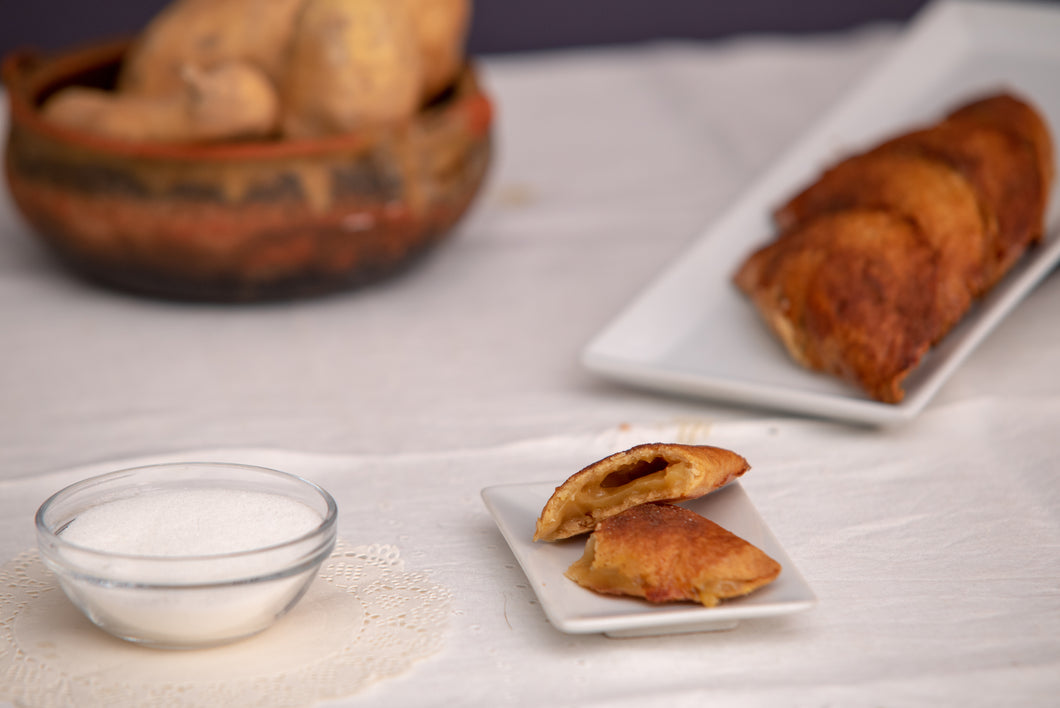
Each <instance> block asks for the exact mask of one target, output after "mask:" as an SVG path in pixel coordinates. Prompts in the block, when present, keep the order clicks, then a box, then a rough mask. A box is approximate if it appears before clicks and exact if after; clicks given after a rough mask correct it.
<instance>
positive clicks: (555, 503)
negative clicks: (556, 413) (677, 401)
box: [534, 443, 751, 541]
mask: <svg viewBox="0 0 1060 708" xmlns="http://www.w3.org/2000/svg"><path fill="white" fill-rule="evenodd" d="M750 467H751V466H750V465H749V464H747V460H745V459H744V458H743V457H741V456H740V455H737V454H736V453H735V452H730V451H729V450H724V449H722V448H719V447H711V446H709V445H677V444H667V443H649V444H645V445H637V446H636V447H633V448H630V449H629V450H626V451H624V452H618V453H615V454H614V455H610V456H608V457H605V458H604V459H602V460H599V461H598V462H594V463H593V464H591V465H589V466H588V467H586V468H584V469H582V470H580V471H578V472H576V473H574V474H573V475H571V477H570V478H569V479H568V480H567V481H566V482H564V483H563V484H562V485H560V486H559V487H556V491H555V492H554V493H553V494H552V497H551V498H550V499H549V500H548V502H547V503H546V504H545V506H544V508H543V509H542V511H541V516H540V517H539V518H538V520H537V528H536V529H535V530H534V540H535V541H556V540H559V539H561V538H569V537H571V536H575V535H577V534H580V533H587V532H589V531H592V530H593V528H594V527H595V526H596V524H597V523H599V522H600V521H601V520H602V519H606V518H607V517H609V516H614V515H615V514H617V513H619V512H622V511H625V510H626V509H629V508H631V507H634V506H636V505H638V504H645V503H647V502H654V501H681V500H684V499H695V498H697V497H701V496H703V495H704V494H706V493H708V492H711V491H713V490H715V489H718V488H719V487H722V486H724V485H725V484H728V483H729V482H731V481H732V480H734V479H736V478H737V477H740V476H741V475H742V474H743V473H744V472H746V471H747V470H749V469H750Z"/></svg>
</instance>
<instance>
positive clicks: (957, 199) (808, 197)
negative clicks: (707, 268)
mask: <svg viewBox="0 0 1060 708" xmlns="http://www.w3.org/2000/svg"><path fill="white" fill-rule="evenodd" d="M1052 150H1053V148H1052V141H1051V138H1050V135H1049V130H1048V128H1047V126H1046V124H1045V122H1044V121H1043V120H1042V118H1041V117H1040V116H1039V115H1038V114H1037V113H1036V111H1035V110H1034V109H1033V108H1032V107H1031V106H1030V105H1029V104H1027V103H1025V102H1023V101H1021V100H1019V99H1017V98H1015V97H1013V96H1011V95H1008V94H999V95H995V96H990V97H987V98H983V99H980V100H977V101H973V102H971V103H969V104H967V105H965V106H962V107H960V108H958V109H957V110H954V111H952V112H951V113H950V114H949V115H947V116H946V117H945V118H944V119H943V120H941V121H940V122H939V123H937V124H935V125H932V126H927V127H923V128H919V129H916V130H913V131H910V132H907V133H904V134H901V135H897V136H894V137H891V138H890V139H888V140H885V141H883V142H882V143H880V144H879V145H876V146H874V147H873V148H872V149H870V150H867V151H865V152H862V153H860V154H856V155H852V156H850V157H848V158H846V159H843V160H841V161H840V162H838V163H837V164H835V165H833V166H832V167H830V168H829V169H827V170H825V171H824V172H823V173H822V174H821V175H820V177H819V178H818V179H817V180H816V181H815V182H814V183H812V184H810V185H808V186H807V187H805V188H804V189H802V190H801V191H800V192H798V193H797V194H796V195H794V196H793V197H792V198H791V199H789V200H788V201H787V202H786V203H785V204H783V205H781V206H780V207H779V208H778V209H777V210H776V211H775V212H774V221H775V223H776V226H777V229H778V232H779V233H778V236H777V237H776V239H775V240H774V241H773V242H772V243H770V244H767V245H765V246H763V247H761V248H759V249H758V250H756V251H755V252H753V253H752V254H750V255H749V256H748V257H747V258H746V260H745V261H744V262H743V263H742V264H741V266H740V268H739V269H738V270H737V272H736V273H735V275H734V282H735V284H736V285H737V287H739V288H740V289H741V290H742V291H743V292H744V293H745V294H746V295H747V296H748V297H749V298H750V299H751V301H752V302H753V303H754V305H755V306H756V308H757V310H758V312H759V314H760V315H761V317H762V319H763V320H764V321H765V322H766V324H767V325H768V326H769V328H770V329H771V330H772V331H773V332H774V333H775V334H776V335H777V337H778V339H780V341H781V342H782V343H783V345H784V347H785V348H786V349H787V351H788V353H789V354H790V355H791V357H792V358H793V359H795V361H797V362H799V363H800V364H802V365H803V366H806V367H808V368H811V369H816V370H820V371H824V372H828V373H831V374H834V375H837V376H839V377H841V378H843V379H845V380H847V381H850V382H852V383H854V384H856V385H858V386H860V387H861V388H862V389H863V390H865V391H866V392H867V393H868V394H869V395H870V396H871V397H872V398H874V399H876V400H878V401H882V402H886V403H899V402H901V400H902V399H903V398H904V395H905V391H904V388H903V383H904V381H905V379H906V378H907V377H908V375H909V374H910V372H911V371H912V370H913V369H914V368H915V367H916V366H917V364H918V363H919V362H920V361H921V359H922V358H923V357H924V355H925V354H927V352H928V351H929V350H930V349H931V347H932V346H934V345H935V344H937V343H938V342H939V341H940V340H941V339H942V338H943V337H945V336H946V334H947V333H948V332H949V331H950V330H951V329H952V328H953V327H954V326H955V325H956V324H957V323H958V322H959V321H960V320H961V318H963V317H964V315H965V314H966V313H967V311H968V309H969V308H970V307H971V305H972V304H973V303H974V302H975V300H976V299H977V298H979V297H981V296H982V295H983V294H985V293H986V292H987V291H988V290H989V289H990V288H991V287H992V286H993V285H994V284H996V283H997V282H998V280H1000V278H1001V277H1002V276H1003V275H1004V274H1005V273H1006V272H1008V270H1009V269H1011V268H1012V266H1013V265H1014V264H1015V263H1016V262H1017V261H1018V260H1019V258H1020V257H1021V256H1022V255H1023V253H1024V252H1025V251H1026V250H1027V249H1028V248H1029V247H1031V246H1033V245H1034V244H1035V243H1037V242H1038V241H1040V240H1041V238H1042V233H1043V225H1044V223H1043V222H1044V216H1045V210H1046V206H1047V200H1048V195H1049V190H1050V188H1051V185H1052V180H1053V171H1054V167H1053V157H1052Z"/></svg>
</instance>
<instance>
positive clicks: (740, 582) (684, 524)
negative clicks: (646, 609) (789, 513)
mask: <svg viewBox="0 0 1060 708" xmlns="http://www.w3.org/2000/svg"><path fill="white" fill-rule="evenodd" d="M780 570H781V568H780V564H779V563H777V562H776V561H775V560H773V559H772V558H770V557H769V556H768V555H766V554H765V553H764V552H763V551H761V550H760V549H758V548H757V547H755V546H754V545H752V544H750V543H748V542H747V541H745V540H743V539H742V538H740V537H739V536H737V535H735V534H733V533H730V532H729V531H727V530H725V529H724V528H722V527H721V526H718V525H717V524H715V523H714V522H713V521H710V520H708V519H705V518H703V517H702V516H700V515H699V514H696V513H695V512H693V511H690V510H688V509H685V508H682V507H679V506H674V505H672V504H663V503H659V504H642V505H640V506H636V507H633V508H632V509H628V510H626V511H624V512H622V513H621V514H618V515H616V516H612V517H611V518H609V519H606V520H604V521H601V522H600V523H599V524H598V525H597V526H596V530H595V531H593V533H592V535H591V536H590V537H589V540H588V542H586V544H585V554H584V555H583V556H582V557H581V558H580V559H579V560H577V561H575V562H574V563H573V564H572V565H571V566H570V568H568V569H567V572H566V575H567V577H568V578H570V579H571V580H573V581H574V582H576V583H578V584H579V585H582V586H583V587H586V588H589V589H590V590H594V591H596V592H599V593H605V594H609V595H632V596H634V597H643V598H645V599H646V600H648V601H649V602H675V601H681V600H691V601H693V602H698V603H700V604H702V605H705V606H707V607H712V606H714V605H716V604H718V601H719V600H722V599H725V598H731V597H739V596H741V595H746V594H747V593H749V592H751V591H753V590H755V589H757V588H760V587H762V586H763V585H766V584H767V583H770V582H772V581H773V580H775V579H776V577H777V576H778V575H779V574H780Z"/></svg>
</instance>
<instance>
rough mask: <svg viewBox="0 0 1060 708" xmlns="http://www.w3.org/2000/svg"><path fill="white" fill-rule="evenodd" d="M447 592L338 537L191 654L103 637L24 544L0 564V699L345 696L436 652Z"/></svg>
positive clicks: (201, 701)
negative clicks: (310, 567)
mask: <svg viewBox="0 0 1060 708" xmlns="http://www.w3.org/2000/svg"><path fill="white" fill-rule="evenodd" d="M450 605H451V595H450V593H449V591H448V590H446V589H445V588H443V587H441V586H439V585H436V584H434V583H432V582H430V581H429V580H428V579H427V577H426V576H425V575H423V574H421V573H414V572H408V571H405V570H404V566H403V562H402V560H401V558H400V553H399V551H398V549H397V548H394V547H393V546H376V545H373V546H356V547H353V546H350V545H349V544H347V543H344V542H342V541H340V542H339V543H338V545H337V546H336V548H335V552H334V553H333V554H332V556H331V557H330V558H329V559H328V561H327V562H326V563H325V564H324V565H323V566H322V567H321V571H320V577H319V578H318V580H317V581H316V582H314V583H313V584H312V585H311V586H310V588H309V591H308V592H307V593H306V595H305V597H303V598H302V600H301V602H299V603H298V604H297V605H296V606H295V607H294V609H292V610H291V612H290V613H289V614H288V615H287V616H285V617H283V618H281V619H280V620H279V621H278V622H277V623H276V624H275V625H273V626H272V627H270V628H269V629H267V630H266V631H264V632H262V633H261V634H258V635H257V636H254V637H251V638H249V639H245V640H243V641H240V642H237V643H234V644H229V645H226V646H221V647H216V648H211V649H201V650H195V651H166V650H158V649H147V648H143V647H139V646H136V645H134V644H131V643H129V642H124V641H121V640H119V639H115V638H113V637H111V636H110V635H109V634H106V633H105V632H103V631H102V630H100V629H98V628H96V627H95V626H94V625H92V624H91V623H90V622H89V621H88V620H87V619H86V618H85V617H84V616H83V615H81V613H80V612H78V610H77V609H76V608H75V607H74V606H73V605H72V604H71V603H70V601H69V600H67V598H66V596H65V595H63V592H62V590H61V589H60V588H59V586H58V584H57V583H56V581H55V578H54V576H53V575H52V574H51V572H50V571H49V570H48V569H47V568H45V566H44V564H43V562H42V561H41V560H40V558H39V556H38V555H37V552H36V550H27V551H25V552H23V553H21V554H19V555H18V556H17V557H16V558H14V559H12V560H11V561H9V562H7V563H6V564H4V565H3V566H2V567H0V700H8V701H12V702H14V703H15V704H16V705H19V706H27V707H29V708H51V707H52V706H79V707H90V706H109V707H112V708H121V707H124V706H143V705H152V706H174V707H178V706H201V705H206V704H209V705H215V704H219V705H220V704H223V705H225V706H226V707H228V708H235V707H236V706H264V707H266V708H287V707H294V706H310V705H312V704H314V703H316V702H318V701H323V700H328V699H335V698H340V697H343V696H348V695H350V694H353V693H356V692H357V691H359V690H361V689H363V688H365V687H366V686H368V685H369V684H371V683H373V682H375V681H379V680H381V679H385V678H389V677H393V676H396V675H398V674H401V673H403V672H405V671H407V670H408V669H409V668H410V667H411V666H412V664H413V663H414V662H416V661H417V660H419V659H422V658H425V657H427V656H429V655H431V654H433V653H435V652H436V651H438V650H439V649H440V648H441V646H442V642H443V638H444V633H445V629H446V626H447V624H448V618H449V615H450Z"/></svg>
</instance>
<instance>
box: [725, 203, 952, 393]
mask: <svg viewBox="0 0 1060 708" xmlns="http://www.w3.org/2000/svg"><path fill="white" fill-rule="evenodd" d="M938 270H939V265H938V263H937V261H936V260H935V258H934V255H933V253H932V251H931V249H930V247H928V246H927V245H926V244H924V243H923V242H922V241H921V240H920V239H919V235H918V233H917V230H916V228H915V226H914V225H913V224H911V223H910V222H909V221H907V220H905V219H903V218H901V217H899V216H896V215H894V214H893V213H891V212H889V211H885V210H881V209H875V210H872V209H848V210H845V211H839V212H835V213H832V214H827V215H825V216H822V217H821V218H818V219H814V220H812V221H810V222H808V223H806V224H803V225H799V226H798V227H796V228H795V229H793V230H792V231H790V232H789V233H788V234H786V235H785V237H784V238H782V239H778V240H777V241H776V242H774V243H773V244H771V245H770V246H768V247H766V248H764V249H762V250H760V251H758V252H757V253H755V254H754V255H752V256H751V258H750V259H749V260H748V261H747V263H746V264H745V265H744V266H743V268H742V269H741V271H740V273H739V275H738V276H737V283H738V284H739V285H740V287H743V288H744V289H745V290H747V292H748V293H749V294H750V296H751V298H752V300H753V302H754V304H755V305H756V306H757V307H758V309H759V311H760V312H761V313H762V315H763V317H764V318H765V320H766V323H767V325H768V326H769V327H770V329H772V330H773V332H774V333H775V334H776V335H777V337H778V338H779V339H780V340H781V342H783V344H784V346H785V347H786V348H787V350H788V351H789V352H790V353H791V355H792V357H793V358H794V359H795V360H796V361H797V362H799V363H800V364H802V365H803V366H805V367H807V368H810V369H816V370H819V371H825V372H828V373H830V374H834V375H836V376H839V377H841V378H843V379H846V380H850V381H856V382H858V383H859V384H861V386H862V387H863V388H864V389H865V390H866V391H868V392H869V394H870V395H872V396H873V397H874V398H876V399H877V400H881V401H894V400H899V399H900V398H901V395H902V390H901V383H902V381H903V380H904V379H905V377H906V376H907V375H908V373H909V372H910V371H911V370H912V368H913V367H914V366H915V365H916V363H917V362H918V361H919V360H920V358H921V357H922V356H923V355H924V354H925V353H926V352H927V350H928V347H929V344H930V342H931V340H932V339H933V337H935V335H936V333H937V332H938V331H939V330H940V325H939V322H940V318H941V317H942V316H944V315H943V314H941V313H939V311H938V310H939V306H938V299H939V298H938V297H937V296H936V291H937V289H938V288H939V287H940V285H939V283H938V276H937V273H938Z"/></svg>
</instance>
